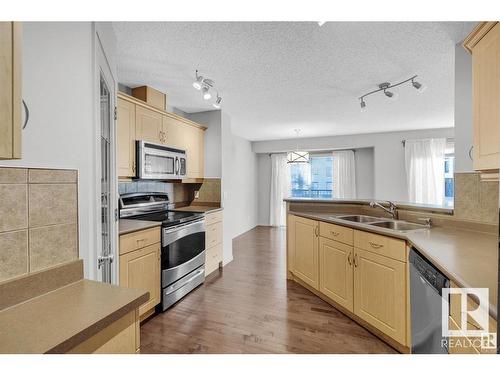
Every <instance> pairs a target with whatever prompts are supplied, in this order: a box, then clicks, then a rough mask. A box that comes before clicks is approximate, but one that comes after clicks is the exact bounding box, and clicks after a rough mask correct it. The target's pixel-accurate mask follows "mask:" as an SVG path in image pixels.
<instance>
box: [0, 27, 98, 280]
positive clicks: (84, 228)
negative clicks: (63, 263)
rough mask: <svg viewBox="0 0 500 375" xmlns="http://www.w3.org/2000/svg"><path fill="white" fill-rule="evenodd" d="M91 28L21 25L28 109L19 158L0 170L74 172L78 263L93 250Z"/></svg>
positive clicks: (92, 52) (24, 93)
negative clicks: (79, 258)
mask: <svg viewBox="0 0 500 375" xmlns="http://www.w3.org/2000/svg"><path fill="white" fill-rule="evenodd" d="M93 54H94V49H93V27H92V23H90V22H72V23H64V22H42V23H35V22H24V23H23V98H24V99H25V100H26V102H27V104H28V106H29V109H30V120H29V124H28V127H27V128H26V129H25V130H24V131H23V133H22V148H23V151H22V152H23V156H22V159H21V160H18V161H2V162H0V165H2V166H24V167H45V168H68V169H76V170H78V175H79V183H78V207H79V212H78V220H79V230H78V232H79V240H80V241H79V248H80V257H81V258H84V260H85V274H86V275H87V277H88V271H89V270H88V263H89V260H88V254H89V252H90V251H91V250H93V244H94V238H95V236H96V235H97V234H96V233H94V223H95V220H96V218H97V217H98V215H97V213H96V212H95V209H94V206H93V204H91V202H93V201H94V197H95V196H96V195H97V192H96V186H95V184H94V181H95V176H94V174H95V168H94V166H95V164H94V155H95V152H96V150H95V139H94V86H93V84H94V71H93V67H94V60H93Z"/></svg>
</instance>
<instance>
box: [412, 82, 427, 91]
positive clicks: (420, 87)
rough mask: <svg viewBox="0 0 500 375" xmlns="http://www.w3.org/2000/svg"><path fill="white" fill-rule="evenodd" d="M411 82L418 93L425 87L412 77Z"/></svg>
mask: <svg viewBox="0 0 500 375" xmlns="http://www.w3.org/2000/svg"><path fill="white" fill-rule="evenodd" d="M411 84H412V86H413V87H415V89H417V91H418V93H419V94H420V93H423V92H424V91H425V89H426V88H427V87H426V86H425V85H422V84H421V83H420V82H417V81H415V80H414V79H412V81H411Z"/></svg>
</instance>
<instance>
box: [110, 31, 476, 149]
mask: <svg viewBox="0 0 500 375" xmlns="http://www.w3.org/2000/svg"><path fill="white" fill-rule="evenodd" d="M474 25H475V23H473V22H328V23H326V24H324V25H323V26H322V27H319V26H318V24H317V23H316V22H160V23H157V22H156V23H155V22H139V23H138V22H116V23H113V27H114V30H115V33H116V37H117V40H118V48H117V54H118V59H117V60H118V79H119V81H120V82H121V83H124V84H126V85H129V86H131V87H134V86H139V85H144V84H146V85H150V86H152V87H155V88H157V89H159V90H162V91H165V92H167V93H168V102H169V105H171V106H173V107H176V108H179V109H181V110H183V111H186V112H199V111H206V110H212V109H213V107H212V105H211V102H206V101H204V100H203V99H202V98H201V95H200V92H199V91H196V90H195V89H194V88H193V87H192V82H193V79H194V71H195V69H198V70H199V71H200V73H201V74H202V75H204V76H206V77H209V78H211V79H213V80H215V84H216V87H217V88H218V90H219V92H220V94H221V95H222V97H223V102H222V104H223V106H222V110H223V111H224V112H226V113H228V114H229V116H230V117H231V123H232V127H233V132H234V133H236V134H238V135H240V136H242V137H244V138H247V139H250V140H264V139H281V138H292V137H294V134H295V133H294V131H293V129H295V128H301V129H302V133H301V136H303V137H311V136H324V135H339V134H356V133H372V132H384V131H394V130H410V129H426V128H439V127H451V126H453V98H454V92H453V91H454V51H455V44H456V43H458V42H460V41H461V40H462V39H463V38H464V37H465V36H466V35H467V34H468V32H469V31H470V30H472V28H473V27H474ZM413 74H418V75H419V81H420V82H422V83H425V84H426V85H427V86H428V88H427V90H426V91H425V92H424V93H422V94H420V95H419V94H417V92H416V90H415V89H414V88H413V87H411V85H409V84H406V85H404V86H400V87H398V88H394V90H393V91H395V92H398V93H399V98H398V100H397V101H393V102H392V101H389V100H387V98H386V97H385V96H383V95H381V94H378V95H374V96H370V97H368V98H367V99H366V103H367V107H368V111H366V112H363V113H361V112H360V108H359V101H358V99H357V98H358V97H359V96H360V95H361V94H363V93H365V92H367V91H371V90H372V89H374V88H376V85H377V84H378V83H380V82H384V81H389V82H396V81H398V80H403V79H406V78H408V77H409V76H411V75H413ZM214 96H215V95H214Z"/></svg>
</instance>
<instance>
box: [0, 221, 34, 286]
mask: <svg viewBox="0 0 500 375" xmlns="http://www.w3.org/2000/svg"><path fill="white" fill-rule="evenodd" d="M27 272H28V230H27V229H26V230H21V231H15V232H4V233H0V281H3V280H7V279H11V278H13V277H16V276H20V275H23V274H25V273H27Z"/></svg>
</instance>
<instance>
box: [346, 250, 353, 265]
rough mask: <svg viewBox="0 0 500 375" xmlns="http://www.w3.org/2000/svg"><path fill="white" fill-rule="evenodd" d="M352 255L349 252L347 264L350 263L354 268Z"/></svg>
mask: <svg viewBox="0 0 500 375" xmlns="http://www.w3.org/2000/svg"><path fill="white" fill-rule="evenodd" d="M351 255H352V253H351V252H350V251H349V255H348V256H347V262H348V263H349V266H352V260H351Z"/></svg>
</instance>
